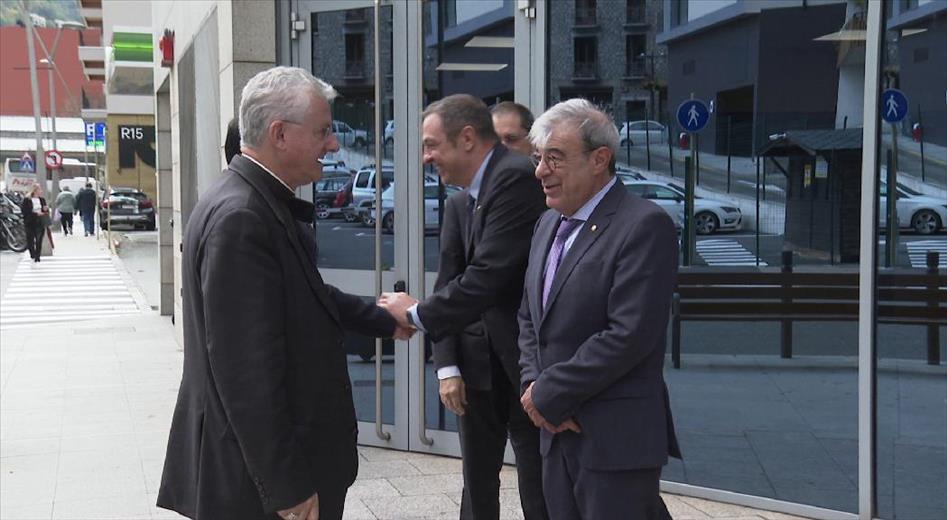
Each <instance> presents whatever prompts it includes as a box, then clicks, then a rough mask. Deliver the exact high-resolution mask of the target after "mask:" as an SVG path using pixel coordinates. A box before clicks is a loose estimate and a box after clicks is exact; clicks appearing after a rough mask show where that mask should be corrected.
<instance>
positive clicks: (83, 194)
mask: <svg viewBox="0 0 947 520" xmlns="http://www.w3.org/2000/svg"><path fill="white" fill-rule="evenodd" d="M95 206H96V196H95V190H93V189H92V183H91V182H87V183H86V185H85V188H82V189H81V190H79V194H78V195H77V196H76V209H78V210H79V214H80V215H82V227H83V228H85V232H84V233H83V234H82V236H85V237H87V236H89V235H94V234H95Z"/></svg>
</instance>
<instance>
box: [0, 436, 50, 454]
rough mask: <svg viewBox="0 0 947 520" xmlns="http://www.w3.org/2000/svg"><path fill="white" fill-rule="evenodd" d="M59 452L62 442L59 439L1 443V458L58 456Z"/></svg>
mask: <svg viewBox="0 0 947 520" xmlns="http://www.w3.org/2000/svg"><path fill="white" fill-rule="evenodd" d="M59 450H60V440H59V439H58V438H49V439H21V440H11V441H0V458H5V457H20V456H23V455H42V454H58V453H59Z"/></svg>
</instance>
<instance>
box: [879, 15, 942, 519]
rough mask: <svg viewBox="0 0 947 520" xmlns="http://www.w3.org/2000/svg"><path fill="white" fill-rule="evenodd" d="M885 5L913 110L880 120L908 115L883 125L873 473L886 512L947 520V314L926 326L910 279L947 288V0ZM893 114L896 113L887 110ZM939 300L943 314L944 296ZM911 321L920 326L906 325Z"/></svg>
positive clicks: (886, 75)
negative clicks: (894, 307)
mask: <svg viewBox="0 0 947 520" xmlns="http://www.w3.org/2000/svg"><path fill="white" fill-rule="evenodd" d="M925 4H927V5H925ZM887 6H888V9H886V12H885V21H884V23H885V33H884V52H883V53H882V56H883V60H882V70H883V71H884V72H883V77H882V89H883V90H884V89H889V88H892V89H898V90H900V92H901V93H902V94H903V95H904V97H905V98H906V101H907V106H906V107H902V106H897V107H892V106H890V102H888V99H887V98H888V96H886V95H885V93H884V92H883V93H882V100H881V101H882V105H881V107H880V108H879V109H880V110H881V115H882V116H883V117H884V116H889V117H888V119H892V118H891V117H890V116H892V115H895V112H900V113H901V114H903V115H904V118H903V119H901V120H900V121H896V122H888V121H879V122H878V123H877V124H879V125H880V128H879V130H880V134H881V140H880V154H879V155H880V157H879V159H880V160H879V164H878V169H879V179H878V181H879V199H878V221H877V228H876V229H877V237H878V265H879V273H878V276H877V277H876V280H877V283H878V285H879V306H878V310H877V312H878V325H877V327H878V335H877V346H876V357H877V362H876V366H877V372H876V375H875V377H876V381H877V396H878V403H877V421H878V423H877V438H876V452H877V461H876V464H875V468H874V470H875V475H876V486H877V492H876V497H877V504H878V516H879V517H880V518H886V519H901V518H904V519H908V518H910V519H918V520H927V519H935V518H936V519H942V518H947V408H945V406H944V403H945V399H947V370H945V369H947V367H945V366H944V361H943V359H944V357H945V354H947V352H945V351H944V338H945V337H947V326H945V325H947V320H944V318H943V316H944V314H945V312H947V311H943V310H941V311H940V315H939V319H937V316H936V315H935V316H933V317H934V319H933V320H930V319H929V320H928V321H927V323H926V324H924V322H923V319H922V318H920V316H921V315H923V312H924V309H923V307H924V306H925V305H924V298H923V297H922V296H920V295H919V293H917V289H914V290H911V289H908V287H910V286H916V285H918V284H917V281H916V280H915V281H908V279H907V278H905V277H906V276H918V275H922V274H927V276H926V277H925V278H924V281H923V283H922V284H921V285H926V286H928V287H936V286H938V285H939V286H940V291H941V292H943V291H944V290H945V289H944V286H945V283H947V282H945V268H947V234H945V230H944V224H945V223H947V161H945V160H944V159H947V154H945V152H947V106H945V104H944V88H943V85H944V84H947V76H945V74H947V50H945V46H944V45H943V42H944V41H945V39H947V4H944V3H943V2H888V3H887ZM895 104H897V103H895ZM889 109H897V110H891V111H890V113H889ZM893 119H896V117H894V118H893ZM894 186H896V189H893V190H892V187H894ZM889 195H890V196H889ZM892 217H893V218H892ZM938 269H939V271H938ZM929 284H930V285H929ZM886 286H888V287H889V289H888V290H885V287H886ZM893 290H898V291H899V293H894V292H893ZM896 294H901V295H903V296H909V295H910V296H912V298H913V299H914V301H915V302H916V303H915V305H919V306H920V307H922V308H921V309H916V310H912V311H906V310H903V311H902V312H901V313H900V317H893V316H891V313H890V311H888V310H886V309H887V308H888V307H889V306H890V300H891V298H893V297H896V296H895V295H896ZM935 297H936V296H935ZM940 300H941V309H942V308H943V297H942V295H941V297H940ZM901 305H910V304H905V303H902V304H901ZM910 316H913V317H914V318H915V323H916V324H909V323H907V322H908V321H909V320H908V318H909V317H910Z"/></svg>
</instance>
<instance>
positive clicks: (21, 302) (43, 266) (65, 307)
mask: <svg viewBox="0 0 947 520" xmlns="http://www.w3.org/2000/svg"><path fill="white" fill-rule="evenodd" d="M141 312H142V307H141V305H140V304H139V303H138V302H136V299H135V297H134V296H133V294H132V292H131V291H130V290H129V288H128V286H127V285H126V282H125V279H124V278H123V277H122V275H121V273H120V272H119V270H118V268H117V267H116V265H115V264H114V263H113V261H112V259H111V258H109V257H50V258H43V261H42V262H40V263H33V262H32V261H31V260H30V259H24V260H23V261H21V262H20V263H19V264H18V265H17V270H16V272H15V273H14V274H13V278H12V279H11V280H10V284H9V285H8V287H7V290H6V293H5V294H4V295H3V298H2V299H0V329H6V328H10V327H22V326H28V325H33V324H38V323H56V322H73V321H84V320H89V319H97V318H105V317H113V316H127V315H133V314H140V313H141Z"/></svg>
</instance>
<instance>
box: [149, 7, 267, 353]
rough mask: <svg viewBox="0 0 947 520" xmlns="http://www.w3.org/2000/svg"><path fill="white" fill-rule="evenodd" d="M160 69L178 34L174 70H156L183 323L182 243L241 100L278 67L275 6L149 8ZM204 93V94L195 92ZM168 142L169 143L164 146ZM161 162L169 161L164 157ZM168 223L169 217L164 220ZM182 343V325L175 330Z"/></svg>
mask: <svg viewBox="0 0 947 520" xmlns="http://www.w3.org/2000/svg"><path fill="white" fill-rule="evenodd" d="M151 16H152V21H153V30H154V35H155V43H154V51H155V63H156V64H157V63H160V60H161V57H160V53H161V50H160V48H159V46H158V40H159V39H160V38H161V36H162V35H163V34H164V31H165V30H166V29H168V30H171V31H174V65H173V66H172V67H170V68H164V67H160V66H156V67H155V71H154V85H155V88H160V86H162V85H164V84H165V80H168V82H167V85H168V90H169V91H170V95H169V99H170V103H169V105H170V110H169V113H170V115H169V121H170V124H169V127H170V139H169V140H168V142H169V143H170V147H171V153H170V161H171V168H170V170H171V183H170V184H171V191H172V196H171V208H172V211H171V215H170V219H173V221H174V228H173V232H172V241H173V245H172V247H171V248H170V250H171V254H173V261H172V264H173V272H172V273H167V274H166V273H165V272H164V271H162V283H163V284H164V283H166V282H167V281H168V278H171V279H172V280H173V283H174V291H173V297H174V315H175V316H181V310H182V302H181V297H180V290H179V289H180V287H181V279H182V276H181V248H180V246H181V243H182V240H183V232H184V228H185V226H186V224H187V216H188V215H189V213H190V211H191V209H192V208H193V206H194V204H195V203H196V202H197V200H198V199H199V198H200V194H201V192H202V190H206V189H207V188H208V187H209V186H210V185H211V183H212V182H213V180H214V179H215V178H216V177H217V176H219V175H220V173H221V170H222V168H223V166H224V156H223V144H222V143H223V136H224V135H225V134H226V129H227V124H228V123H229V122H230V120H231V119H232V118H233V117H235V116H236V114H237V111H238V104H239V101H240V93H241V91H242V89H243V86H244V85H245V84H246V82H247V81H248V80H249V79H250V78H251V77H253V75H255V74H256V73H257V72H259V71H261V70H264V69H266V68H269V67H272V66H273V65H275V64H276V31H275V29H274V28H275V27H276V3H275V2H267V1H260V2H232V1H230V0H173V1H164V2H152V3H151ZM197 85H201V88H197ZM161 142H164V140H161ZM158 155H159V157H161V156H164V154H163V153H162V152H161V151H160V150H159V153H158ZM159 217H160V218H162V220H163V221H167V220H169V217H168V216H165V215H159ZM175 323H176V324H175V328H176V331H177V333H178V340H179V341H182V340H183V339H182V338H183V336H182V331H181V322H180V321H176V322H175Z"/></svg>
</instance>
